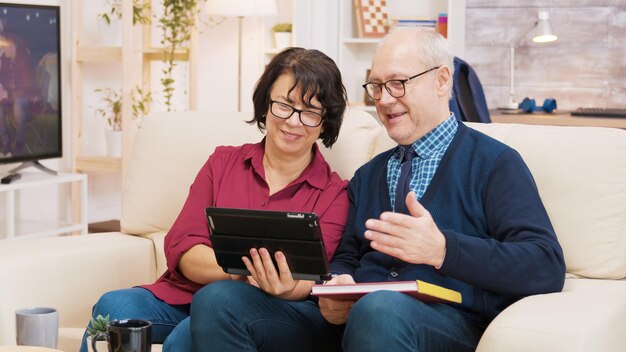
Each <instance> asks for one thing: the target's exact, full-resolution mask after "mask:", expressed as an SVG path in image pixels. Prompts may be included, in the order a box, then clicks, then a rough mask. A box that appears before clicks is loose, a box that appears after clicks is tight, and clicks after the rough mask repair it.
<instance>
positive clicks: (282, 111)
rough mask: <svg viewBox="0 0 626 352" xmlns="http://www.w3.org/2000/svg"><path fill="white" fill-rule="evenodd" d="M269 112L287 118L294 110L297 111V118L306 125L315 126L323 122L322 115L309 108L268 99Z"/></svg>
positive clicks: (280, 117)
mask: <svg viewBox="0 0 626 352" xmlns="http://www.w3.org/2000/svg"><path fill="white" fill-rule="evenodd" d="M270 112H271V113H272V115H274V116H276V117H278V118H279V119H283V120H287V119H288V118H290V117H291V115H293V113H294V112H297V113H298V119H299V120H300V122H301V123H302V124H303V125H305V126H307V127H317V126H319V125H321V124H322V122H324V115H322V114H320V113H317V112H315V111H310V110H300V109H296V108H294V107H293V106H291V105H289V104H287V103H283V102H282V101H276V100H271V99H270Z"/></svg>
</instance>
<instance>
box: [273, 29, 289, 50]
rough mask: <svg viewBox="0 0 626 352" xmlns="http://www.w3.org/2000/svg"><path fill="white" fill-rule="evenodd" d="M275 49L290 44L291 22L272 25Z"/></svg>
mask: <svg viewBox="0 0 626 352" xmlns="http://www.w3.org/2000/svg"><path fill="white" fill-rule="evenodd" d="M272 31H273V32H274V42H275V43H276V49H282V48H286V47H288V46H291V23H276V24H275V25H274V26H272Z"/></svg>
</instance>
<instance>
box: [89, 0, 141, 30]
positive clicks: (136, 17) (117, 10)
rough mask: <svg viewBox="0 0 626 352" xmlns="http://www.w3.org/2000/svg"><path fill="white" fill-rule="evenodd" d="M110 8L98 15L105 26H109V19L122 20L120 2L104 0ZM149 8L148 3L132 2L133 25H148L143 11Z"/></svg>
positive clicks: (139, 0) (134, 0)
mask: <svg viewBox="0 0 626 352" xmlns="http://www.w3.org/2000/svg"><path fill="white" fill-rule="evenodd" d="M106 2H107V4H108V5H109V6H110V10H109V11H108V12H104V13H100V14H98V17H100V18H102V19H103V20H104V21H105V22H106V23H107V24H111V18H112V17H116V18H118V19H120V18H122V0H106ZM149 8H150V2H142V0H133V24H137V23H142V24H148V23H150V17H148V16H146V15H145V12H144V11H145V10H147V9H149Z"/></svg>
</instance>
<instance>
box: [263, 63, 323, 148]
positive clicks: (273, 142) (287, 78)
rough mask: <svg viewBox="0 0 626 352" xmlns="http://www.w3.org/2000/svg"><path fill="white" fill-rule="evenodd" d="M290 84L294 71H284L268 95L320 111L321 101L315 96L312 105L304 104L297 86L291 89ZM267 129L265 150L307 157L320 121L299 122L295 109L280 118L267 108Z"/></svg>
mask: <svg viewBox="0 0 626 352" xmlns="http://www.w3.org/2000/svg"><path fill="white" fill-rule="evenodd" d="M292 86H293V75H292V74H291V73H283V74H282V75H280V76H279V77H278V79H276V81H275V82H274V84H273V85H272V89H271V91H270V99H271V100H274V101H277V102H280V103H284V104H288V105H291V106H293V107H294V108H296V109H300V110H307V111H312V112H317V113H320V114H323V111H322V104H320V103H319V101H318V100H317V98H313V99H311V106H307V105H304V103H303V102H302V101H301V100H300V90H299V88H298V87H296V88H294V89H293V90H291V91H290V89H291V87H292ZM265 127H266V130H267V138H266V153H267V152H270V153H275V154H281V155H282V156H283V157H285V158H293V157H308V156H309V154H310V152H311V148H312V147H313V143H315V141H316V140H317V139H318V138H319V136H320V133H321V132H322V125H320V126H317V127H308V126H305V125H303V124H302V122H300V118H299V114H298V113H297V112H294V113H293V114H292V115H291V116H290V117H289V118H287V119H281V118H278V117H276V116H275V115H274V114H272V112H271V108H268V110H267V118H266V120H265Z"/></svg>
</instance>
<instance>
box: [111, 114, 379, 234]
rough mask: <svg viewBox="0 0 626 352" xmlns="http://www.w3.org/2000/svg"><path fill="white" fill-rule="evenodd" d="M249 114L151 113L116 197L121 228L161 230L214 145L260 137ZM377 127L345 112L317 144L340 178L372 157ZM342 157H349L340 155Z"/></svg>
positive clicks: (171, 219)
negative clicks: (329, 136)
mask: <svg viewBox="0 0 626 352" xmlns="http://www.w3.org/2000/svg"><path fill="white" fill-rule="evenodd" d="M250 117H251V113H199V112H174V113H154V114H152V115H150V116H149V117H148V118H147V119H146V120H145V122H144V124H143V126H142V128H141V129H140V130H139V131H138V132H137V135H136V137H135V144H134V146H133V153H132V157H131V161H130V165H129V167H128V172H127V174H126V178H125V182H124V192H123V195H122V221H121V225H122V231H123V232H126V233H129V234H135V235H144V236H145V235H148V234H150V233H153V232H158V231H167V230H168V229H169V228H170V226H171V225H172V223H173V222H174V220H175V219H176V216H177V215H178V213H179V212H180V209H181V208H182V205H183V203H184V201H185V199H186V198H187V194H188V191H189V186H190V185H191V183H192V182H193V179H194V178H195V176H196V174H197V173H198V171H199V170H200V168H201V167H202V165H203V164H204V163H205V162H206V160H207V159H208V157H209V155H210V154H211V153H213V151H214V150H215V147H217V146H220V145H241V144H244V143H254V142H258V141H260V140H261V139H262V137H263V135H262V134H261V133H260V132H259V130H258V129H257V127H256V125H249V124H247V123H245V122H244V120H249V119H250ZM380 129H381V127H380V125H379V124H378V123H377V122H376V120H375V119H374V118H373V117H372V116H371V115H370V114H368V113H366V112H364V111H361V110H356V109H355V110H351V111H349V112H348V113H347V114H346V116H345V118H344V123H343V125H342V128H341V131H340V135H339V139H338V140H337V143H335V145H334V146H333V147H332V148H331V149H326V148H321V149H322V153H323V154H324V156H325V157H326V158H327V160H328V162H329V164H330V165H331V167H332V168H333V169H334V170H336V171H337V173H338V174H339V175H341V176H342V177H344V178H348V177H352V175H353V174H354V171H355V170H356V168H357V167H358V166H360V165H361V164H363V163H365V162H366V161H367V160H369V159H370V158H371V157H372V154H373V151H374V145H375V143H376V136H377V135H378V132H379V130H380ZM346 156H349V157H348V158H346Z"/></svg>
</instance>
